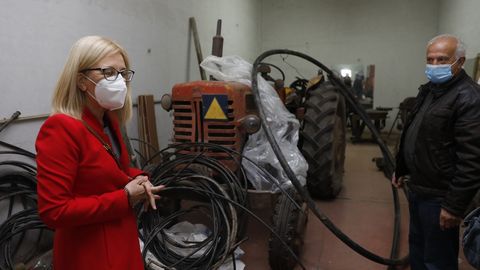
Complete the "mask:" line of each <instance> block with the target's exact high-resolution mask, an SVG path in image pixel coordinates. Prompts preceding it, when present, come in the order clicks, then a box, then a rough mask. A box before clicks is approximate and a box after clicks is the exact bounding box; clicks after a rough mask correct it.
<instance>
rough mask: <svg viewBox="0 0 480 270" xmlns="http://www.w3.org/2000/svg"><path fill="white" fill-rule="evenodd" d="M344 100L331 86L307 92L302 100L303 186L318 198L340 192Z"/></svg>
mask: <svg viewBox="0 0 480 270" xmlns="http://www.w3.org/2000/svg"><path fill="white" fill-rule="evenodd" d="M345 126H346V115H345V100H344V98H343V96H342V95H341V94H340V93H339V92H338V90H337V89H336V88H335V86H333V85H332V84H331V83H329V82H326V83H323V84H321V85H320V86H319V87H318V88H317V89H314V90H310V91H309V94H308V97H307V100H306V101H305V116H304V119H303V128H302V130H301V135H300V136H301V146H300V147H301V149H302V153H303V155H304V157H305V159H306V160H307V162H308V172H307V187H308V190H309V192H310V194H311V195H312V196H313V197H315V198H319V199H333V198H335V197H336V196H337V195H338V193H339V192H340V190H341V189H342V180H343V172H344V163H345V144H346V141H345Z"/></svg>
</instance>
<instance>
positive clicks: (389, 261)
mask: <svg viewBox="0 0 480 270" xmlns="http://www.w3.org/2000/svg"><path fill="white" fill-rule="evenodd" d="M277 54H287V55H294V56H297V57H300V58H302V59H305V60H307V61H309V62H310V63H312V64H314V65H316V66H317V67H319V68H321V69H322V70H324V71H325V72H326V73H327V74H328V75H329V79H330V80H331V81H332V82H333V83H334V84H335V85H337V86H338V87H339V89H340V93H341V94H342V95H343V96H344V97H345V99H346V100H347V102H348V103H349V104H350V105H351V106H352V108H353V109H354V110H355V111H356V112H357V114H358V115H359V116H360V118H362V120H363V121H364V122H365V124H366V125H367V126H368V128H369V129H370V131H371V132H372V134H373V136H374V138H375V139H376V141H377V144H378V145H379V147H380V149H381V151H382V155H383V156H384V159H385V161H386V165H385V170H384V172H385V175H386V176H387V177H388V178H390V177H391V175H392V174H393V171H394V158H393V156H392V154H391V153H390V151H389V150H388V147H387V146H386V145H385V143H384V142H383V141H382V140H381V139H380V134H379V133H378V131H377V130H376V129H375V127H374V126H373V124H372V122H371V121H370V120H369V117H368V115H367V113H366V111H365V110H364V109H363V108H362V107H360V106H359V105H358V103H357V102H356V100H355V98H354V97H353V95H352V93H351V92H350V91H348V89H347V88H346V87H345V85H344V84H343V82H342V81H341V80H340V79H338V78H337V77H336V76H335V74H334V73H333V72H332V71H331V70H330V69H329V68H327V67H326V66H325V65H323V64H322V63H320V62H319V61H318V60H316V59H314V58H312V57H310V56H308V55H306V54H303V53H300V52H297V51H292V50H286V49H279V50H270V51H266V52H264V53H262V54H261V55H260V56H259V57H257V59H256V60H255V62H254V64H253V68H252V92H253V95H254V97H255V102H256V104H257V107H258V111H259V115H260V118H261V119H262V121H261V122H262V127H263V130H264V131H265V134H266V136H267V139H268V141H269V142H270V145H271V147H272V149H273V151H274V152H275V154H276V156H277V159H278V160H279V162H280V164H281V165H282V168H283V170H284V171H285V173H286V174H287V175H288V177H289V178H290V180H291V182H292V184H293V186H294V187H295V189H296V190H297V191H298V193H299V194H300V195H301V196H302V197H303V199H304V200H305V202H306V203H307V205H308V207H309V208H310V209H311V210H312V212H313V213H314V214H315V216H316V217H317V218H318V219H319V220H320V221H321V222H322V223H323V224H324V225H325V226H326V227H327V228H328V229H329V230H330V231H331V232H332V233H333V234H335V235H336V236H337V237H338V238H339V239H340V240H341V241H342V242H344V243H345V244H346V245H347V246H349V247H350V248H352V249H353V250H354V251H355V252H357V253H359V254H360V255H362V256H364V257H366V258H368V259H370V260H372V261H374V262H377V263H380V264H384V265H405V264H406V263H407V261H408V257H404V258H402V259H396V257H397V255H398V239H399V238H398V235H399V232H400V225H399V224H400V220H399V218H400V215H399V212H400V211H399V210H400V209H399V206H398V192H397V190H396V189H395V188H394V187H393V186H392V193H393V196H394V204H395V206H394V207H395V221H394V227H395V228H394V237H393V238H394V241H393V243H392V251H391V258H383V257H381V256H379V255H377V254H374V253H373V252H371V251H369V250H367V249H365V248H364V247H362V246H360V245H359V244H357V243H356V242H354V241H353V240H352V239H350V238H349V237H348V236H347V235H346V234H344V233H343V232H342V231H341V230H340V229H339V228H338V227H336V226H335V224H334V223H333V222H332V221H331V220H330V219H329V218H328V217H327V216H326V215H325V214H324V213H323V212H322V211H321V210H320V209H319V208H318V207H317V206H316V205H315V202H314V201H313V200H312V198H311V197H310V195H309V193H308V192H307V191H306V189H305V188H304V187H303V186H301V184H300V182H299V181H298V179H297V177H296V176H295V173H294V172H293V171H292V169H291V168H290V166H289V165H288V162H287V161H286V160H285V157H284V156H283V154H282V152H281V149H280V147H279V146H278V143H277V142H276V140H275V137H274V136H273V134H272V131H271V130H270V127H269V126H268V124H267V122H266V121H265V120H266V116H265V112H264V110H263V106H262V101H261V98H260V93H259V91H258V80H257V73H258V72H257V68H258V66H259V65H260V64H261V63H262V61H263V60H264V59H265V58H267V57H269V56H271V55H277Z"/></svg>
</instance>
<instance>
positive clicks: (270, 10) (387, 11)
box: [262, 0, 438, 127]
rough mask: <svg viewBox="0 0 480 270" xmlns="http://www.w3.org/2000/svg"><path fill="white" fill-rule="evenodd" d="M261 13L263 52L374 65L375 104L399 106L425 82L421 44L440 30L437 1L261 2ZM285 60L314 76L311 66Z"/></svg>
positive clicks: (291, 0)
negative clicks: (295, 53) (298, 53)
mask: <svg viewBox="0 0 480 270" xmlns="http://www.w3.org/2000/svg"><path fill="white" fill-rule="evenodd" d="M262 9H263V12H262V15H263V16H262V49H272V48H278V47H281V48H289V49H294V50H298V51H301V52H305V53H307V54H309V55H311V56H313V57H314V58H316V59H318V60H320V61H321V62H322V63H323V64H325V65H326V66H329V67H333V66H336V65H342V64H362V65H363V66H364V67H366V66H367V65H369V64H374V65H375V66H376V78H375V93H374V106H387V107H388V106H389V107H398V104H399V102H400V101H401V100H403V98H405V97H407V96H412V95H416V93H417V88H418V86H419V84H421V83H423V82H425V80H426V79H425V76H424V73H423V71H424V67H425V62H424V61H425V60H424V59H425V44H426V42H427V41H428V40H429V39H430V38H431V37H432V36H434V35H435V34H436V33H437V30H438V1H437V0H422V1H414V0H403V1H398V0H369V1H355V0H323V1H317V0H264V1H263V7H262ZM287 18H288V19H287ZM287 61H288V62H290V63H291V62H295V63H298V66H300V67H301V68H300V71H301V73H302V74H306V75H308V74H312V67H311V66H310V65H305V64H304V62H296V61H294V60H293V58H291V57H289V58H287ZM272 62H276V63H278V64H281V62H282V60H281V59H280V58H279V57H277V58H275V59H272ZM289 73H294V71H293V70H290V71H289ZM393 116H394V114H393V112H392V113H391V118H393ZM391 120H392V119H391ZM388 127H390V126H388Z"/></svg>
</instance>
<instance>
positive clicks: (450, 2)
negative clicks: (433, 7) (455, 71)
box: [439, 0, 480, 58]
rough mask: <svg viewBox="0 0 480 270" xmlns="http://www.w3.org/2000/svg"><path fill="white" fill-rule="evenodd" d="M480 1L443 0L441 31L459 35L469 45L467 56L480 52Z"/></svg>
mask: <svg viewBox="0 0 480 270" xmlns="http://www.w3.org/2000/svg"><path fill="white" fill-rule="evenodd" d="M479 25H480V1H478V0H441V1H440V11H439V33H450V34H454V35H457V36H459V37H460V38H461V39H463V41H464V42H465V43H466V45H467V58H474V57H476V56H477V54H478V53H480V35H479V33H480V31H479Z"/></svg>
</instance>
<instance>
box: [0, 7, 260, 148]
mask: <svg viewBox="0 0 480 270" xmlns="http://www.w3.org/2000/svg"><path fill="white" fill-rule="evenodd" d="M260 7H261V6H260V2H258V1H256V0H203V1H195V0H161V1H160V0H140V1H130V0H75V1H67V0H22V1H17V0H1V8H0V51H1V56H0V74H2V76H1V78H2V86H1V96H0V119H3V118H6V117H9V116H10V115H11V114H12V113H13V112H14V111H16V110H20V111H21V112H22V115H23V116H30V115H37V114H46V113H49V112H50V100H51V96H52V93H53V88H54V85H55V83H56V80H57V78H58V75H59V74H60V71H61V69H62V68H63V65H64V63H65V60H66V58H67V55H68V51H69V49H70V47H71V45H72V44H73V43H74V42H75V41H76V40H77V39H79V38H80V37H82V36H85V35H94V34H95V35H104V36H108V37H111V38H113V39H114V40H116V41H118V42H119V43H120V44H122V45H123V46H124V47H125V48H126V50H127V51H128V53H129V56H130V58H131V60H132V63H133V69H134V70H135V71H136V73H135V78H134V81H133V82H132V88H133V96H134V98H135V97H136V96H137V95H140V94H154V95H155V98H156V99H159V98H160V97H161V96H162V95H163V94H164V93H166V92H169V91H170V89H171V87H172V86H173V85H174V84H175V83H178V82H183V81H189V80H197V79H199V78H200V76H199V72H198V68H197V66H196V61H197V60H196V55H195V51H194V46H193V41H191V39H190V38H189V32H188V18H189V17H191V16H195V17H196V20H197V26H198V30H199V33H200V41H201V44H202V49H203V54H204V56H206V55H209V54H210V52H211V40H212V37H213V35H214V34H215V28H216V20H217V19H223V29H222V34H223V36H224V38H225V42H224V54H225V55H228V54H237V55H240V56H242V57H243V58H245V59H247V60H249V61H252V60H253V59H254V57H255V56H256V55H257V54H258V52H259V47H260V27H259V26H258V25H259V24H260ZM135 100H136V98H135ZM156 111H157V127H158V134H159V138H160V144H161V147H165V146H166V144H167V141H168V139H169V137H170V133H171V132H170V130H171V119H170V118H169V115H168V114H167V113H165V112H164V111H163V110H162V109H161V107H160V106H157V107H156ZM135 113H136V112H135ZM42 122H43V120H40V121H30V122H19V123H16V124H13V125H11V126H10V127H8V128H7V129H5V130H4V131H3V132H2V133H1V134H0V140H3V141H7V142H9V143H13V144H15V145H18V146H21V147H24V148H26V149H29V150H34V149H33V148H34V141H35V138H36V134H37V132H38V129H39V127H40V125H41V123H42ZM129 135H130V136H132V137H136V136H137V125H136V121H135V118H134V119H133V121H132V122H131V124H130V125H129Z"/></svg>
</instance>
